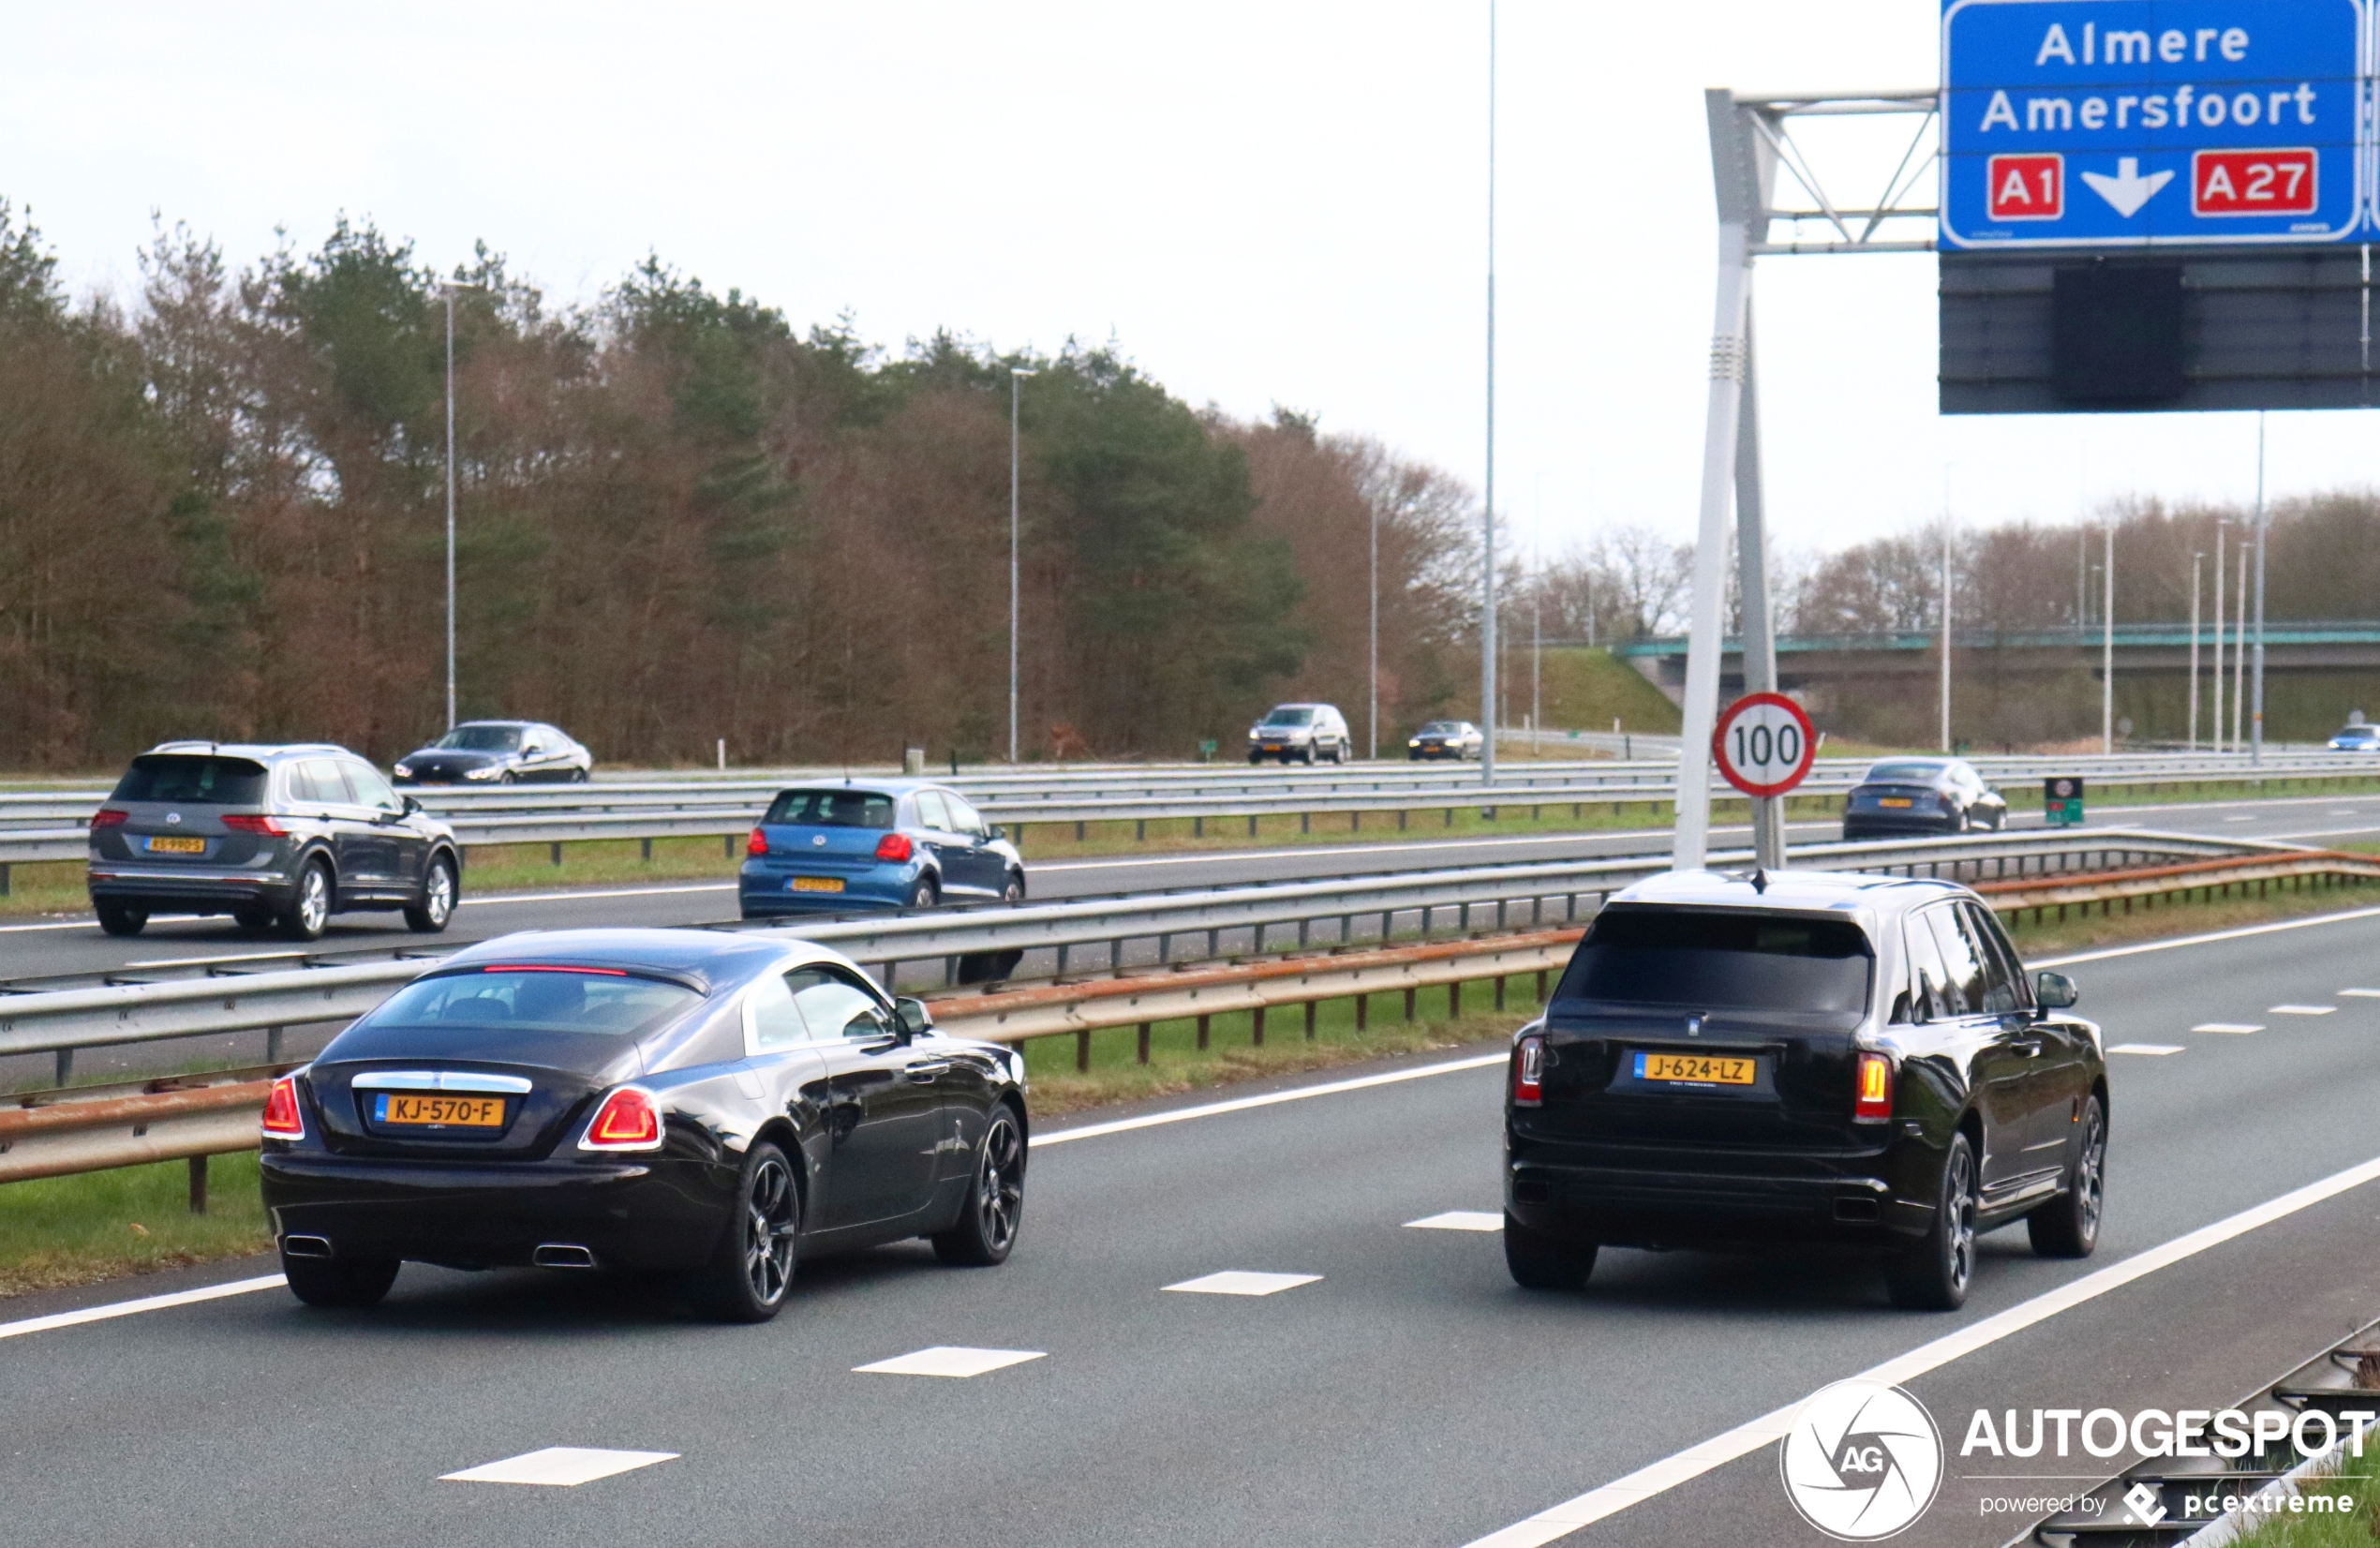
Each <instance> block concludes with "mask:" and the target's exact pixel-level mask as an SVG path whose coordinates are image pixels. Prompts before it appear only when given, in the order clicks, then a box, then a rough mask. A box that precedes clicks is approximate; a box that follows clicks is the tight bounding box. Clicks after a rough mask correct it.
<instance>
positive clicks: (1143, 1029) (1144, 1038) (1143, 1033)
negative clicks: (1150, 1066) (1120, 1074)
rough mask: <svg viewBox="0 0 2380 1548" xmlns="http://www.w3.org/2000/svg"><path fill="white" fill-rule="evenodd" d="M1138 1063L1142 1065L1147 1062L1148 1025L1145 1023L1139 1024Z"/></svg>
mask: <svg viewBox="0 0 2380 1548" xmlns="http://www.w3.org/2000/svg"><path fill="white" fill-rule="evenodd" d="M1140 1062H1141V1063H1142V1064H1147V1063H1148V1062H1149V1023H1148V1022H1146V1021H1143V1022H1141V1023H1140Z"/></svg>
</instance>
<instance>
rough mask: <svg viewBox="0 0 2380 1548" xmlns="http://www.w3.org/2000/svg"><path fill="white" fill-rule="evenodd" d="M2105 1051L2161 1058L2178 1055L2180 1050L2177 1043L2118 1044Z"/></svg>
mask: <svg viewBox="0 0 2380 1548" xmlns="http://www.w3.org/2000/svg"><path fill="white" fill-rule="evenodd" d="M2107 1051H2108V1052H2109V1053H2147V1054H2152V1055H2160V1056H2162V1055H2164V1054H2168V1053H2179V1052H2181V1051H2182V1049H2181V1045H2180V1044H2179V1043H2118V1044H2116V1045H2115V1046H2114V1047H2113V1048H2110V1049H2108V1050H2107Z"/></svg>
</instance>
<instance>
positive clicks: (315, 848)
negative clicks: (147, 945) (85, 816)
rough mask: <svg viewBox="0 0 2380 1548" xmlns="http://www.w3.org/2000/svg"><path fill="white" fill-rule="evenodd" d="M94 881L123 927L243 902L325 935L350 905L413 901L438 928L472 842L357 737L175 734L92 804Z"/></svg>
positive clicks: (247, 917)
mask: <svg viewBox="0 0 2380 1548" xmlns="http://www.w3.org/2000/svg"><path fill="white" fill-rule="evenodd" d="M90 887H91V906H92V908H93V909H94V910H95V911H96V912H97V914H98V915H99V928H100V929H101V930H106V931H107V932H108V933H109V934H111V935H138V934H139V933H140V932H141V928H142V927H143V926H145V925H146V924H147V923H148V922H149V915H152V914H229V915H231V917H232V918H233V919H235V920H237V921H238V922H239V923H240V924H241V925H242V926H244V927H245V928H246V929H249V930H264V929H268V928H277V929H278V930H280V932H281V933H282V934H284V935H286V936H288V937H290V939H292V940H297V941H312V940H316V939H318V938H320V935H321V933H322V930H323V927H324V925H325V924H326V923H327V922H328V921H329V919H330V917H331V915H334V914H340V913H345V912H347V911H349V910H350V909H402V910H403V911H404V913H405V922H406V924H408V925H409V926H410V927H411V928H412V929H414V930H423V931H430V932H435V931H438V930H444V929H445V928H446V922H447V920H448V919H450V918H452V917H453V916H454V905H455V902H456V901H457V900H459V899H460V898H461V897H462V892H463V850H462V846H461V845H459V844H457V843H456V842H455V841H454V829H453V828H451V827H449V826H446V825H445V824H444V823H442V822H439V820H438V819H437V818H435V817H432V816H430V815H429V814H428V813H426V812H424V811H423V810H422V803H421V802H419V801H417V800H415V799H414V798H413V797H412V796H400V795H398V794H397V793H396V792H395V791H394V790H393V789H391V788H390V787H389V782H388V781H386V780H384V779H382V778H381V777H380V773H379V770H378V769H376V768H374V767H372V766H371V765H370V764H367V763H365V762H364V760H363V759H361V758H359V757H357V756H356V755H355V754H354V753H352V752H349V751H348V750H347V749H346V748H343V747H334V746H331V745H330V744H328V743H322V744H316V745H305V746H294V747H248V746H241V745H235V744H232V743H230V742H223V743H216V742H167V743H165V744H163V745H162V746H159V747H155V748H152V749H150V750H149V751H148V752H143V753H141V755H140V756H139V757H137V758H135V759H133V760H132V767H130V768H128V769H126V771H125V775H124V778H123V779H122V780H120V781H117V782H116V787H115V789H114V790H113V791H112V792H111V793H110V795H109V796H108V798H107V800H106V801H105V802H104V803H102V804H101V806H100V808H99V810H98V811H96V812H94V813H93V814H92V817H91V863H90Z"/></svg>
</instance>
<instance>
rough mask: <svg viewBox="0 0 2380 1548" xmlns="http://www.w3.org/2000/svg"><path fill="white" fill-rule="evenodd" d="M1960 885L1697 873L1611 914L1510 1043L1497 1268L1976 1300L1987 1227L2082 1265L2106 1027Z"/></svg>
mask: <svg viewBox="0 0 2380 1548" xmlns="http://www.w3.org/2000/svg"><path fill="white" fill-rule="evenodd" d="M2074 1004H2075V985H2074V982H2073V980H2071V979H2069V978H2067V977H2065V976H2064V975H2060V974H2056V973H2044V974H2040V975H2035V976H2032V977H2028V976H2027V975H2026V973H2025V969H2024V965H2023V963H2022V962H2021V961H2019V960H2018V959H2017V956H2016V950H2015V948H2014V947H2012V946H2011V945H2010V944H2009V941H2008V937H2007V935H2006V933H2005V932H2003V931H2002V930H2001V928H2000V925H1999V922H1998V921H1997V920H1995V919H1994V918H1993V917H1992V914H1991V910H1990V909H1989V908H1987V907H1986V906H1985V904H1984V902H1983V901H1982V900H1981V899H1980V898H1978V897H1977V896H1976V895H1975V894H1974V893H1972V892H1971V891H1969V890H1968V889H1967V888H1966V887H1963V886H1958V885H1957V884H1956V883H1955V882H1943V881H1934V880H1929V879H1926V878H1916V879H1908V878H1902V877H1897V876H1866V875H1851V874H1841V873H1835V872H1827V871H1776V872H1770V873H1768V874H1766V875H1759V874H1755V875H1752V876H1749V877H1744V876H1727V875H1719V874H1716V873H1713V872H1707V871H1685V872H1675V873H1672V874H1669V875H1664V876H1659V877H1655V878H1653V879H1651V880H1649V881H1644V882H1639V883H1637V884H1636V885H1635V886H1630V887H1629V888H1627V889H1626V890H1624V891H1622V892H1619V893H1617V894H1615V895H1614V897H1613V899H1612V901H1611V902H1610V903H1609V904H1608V905H1607V906H1606V907H1605V908H1604V909H1603V911H1602V912H1601V913H1599V915H1596V918H1595V923H1594V926H1593V927H1592V928H1591V929H1590V930H1588V932H1587V936H1586V939H1585V940H1584V941H1583V942H1581V943H1580V945H1579V947H1578V951H1577V954H1576V955H1575V956H1573V957H1572V958H1571V960H1570V965H1569V969H1568V971H1566V972H1565V973H1564V974H1563V975H1562V981H1561V985H1560V987H1559V988H1557V989H1556V990H1554V997H1553V999H1552V1000H1551V1001H1550V1002H1549V1003H1548V1004H1547V1005H1546V1007H1545V1015H1544V1016H1543V1018H1542V1019H1540V1020H1536V1021H1532V1022H1530V1023H1529V1024H1528V1025H1526V1026H1525V1027H1523V1028H1521V1030H1520V1031H1519V1032H1518V1033H1516V1034H1514V1037H1513V1045H1512V1064H1511V1079H1510V1083H1509V1085H1508V1088H1507V1091H1506V1094H1505V1159H1506V1165H1505V1212H1506V1213H1505V1222H1504V1251H1505V1257H1506V1259H1507V1261H1508V1262H1509V1264H1510V1268H1511V1271H1512V1276H1513V1278H1514V1279H1516V1280H1518V1281H1519V1282H1520V1283H1521V1284H1522V1285H1524V1286H1526V1287H1529V1288H1540V1289H1561V1288H1577V1287H1579V1286H1581V1285H1583V1284H1584V1283H1585V1281H1586V1278H1587V1275H1588V1274H1589V1273H1591V1272H1592V1271H1593V1269H1594V1266H1595V1258H1596V1252H1597V1249H1598V1248H1599V1247H1601V1246H1647V1247H1744V1246H1758V1245H1763V1244H1767V1245H1776V1244H1783V1243H1834V1244H1838V1245H1842V1246H1864V1247H1868V1248H1881V1249H1882V1250H1883V1254H1884V1267H1885V1282H1886V1285H1887V1287H1888V1288H1889V1289H1890V1290H1891V1292H1892V1298H1893V1300H1894V1302H1896V1303H1897V1304H1899V1305H1902V1306H1908V1307H1911V1308H1931V1309H1948V1308H1952V1307H1956V1306H1957V1305H1958V1304H1960V1303H1961V1302H1964V1301H1965V1300H1966V1298H1967V1288H1968V1285H1969V1282H1970V1280H1971V1277H1972V1275H1973V1273H1974V1267H1975V1238H1976V1235H1977V1234H1978V1233H1979V1232H1982V1231H1987V1230H1991V1229H1993V1228H1995V1227H1999V1226H2005V1225H2010V1224H2013V1223H2014V1222H2016V1221H2017V1220H2023V1221H2024V1222H2025V1225H2026V1228H2027V1229H2028V1231H2029V1232H2030V1235H2031V1238H2032V1245H2033V1250H2034V1251H2036V1252H2039V1253H2042V1254H2044V1255H2045V1256H2048V1257H2053V1258H2083V1257H2087V1256H2089V1254H2090V1251H2091V1249H2092V1248H2093V1247H2094V1246H2095V1245H2096V1244H2097V1243H2098V1240H2099V1223H2100V1214H2101V1211H2102V1209H2103V1208H2104V1207H2105V1187H2106V1177H2107V1172H2106V1167H2107V1114H2108V1110H2109V1109H2108V1105H2107V1063H2106V1059H2105V1054H2104V1053H2103V1051H2102V1049H2101V1047H2100V1036H2099V1029H2098V1028H2097V1027H2095V1026H2093V1025H2092V1024H2091V1023H2090V1022H2089V1021H2086V1020H2082V1019H2081V1018H2080V1017H2077V1016H2074V1015H2071V1014H2069V1013H2068V1010H2067V1007H2069V1006H2071V1005H2074Z"/></svg>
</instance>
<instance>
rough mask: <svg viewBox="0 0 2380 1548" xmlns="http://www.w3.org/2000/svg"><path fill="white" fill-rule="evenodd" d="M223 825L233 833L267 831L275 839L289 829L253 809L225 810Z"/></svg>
mask: <svg viewBox="0 0 2380 1548" xmlns="http://www.w3.org/2000/svg"><path fill="white" fill-rule="evenodd" d="M223 826H225V827H228V828H231V830H232V831H233V832H235V833H269V834H271V835H272V836H273V837H274V838H275V839H277V838H279V837H281V836H282V835H283V834H285V833H287V832H288V831H289V829H288V828H286V827H283V826H281V825H280V824H279V823H277V822H275V821H274V820H273V819H272V818H270V817H266V816H261V815H260V814H258V813H256V812H253V811H227V812H225V813H224V814H223Z"/></svg>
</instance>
